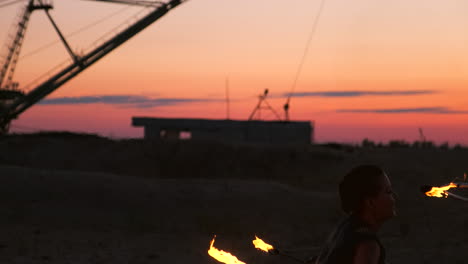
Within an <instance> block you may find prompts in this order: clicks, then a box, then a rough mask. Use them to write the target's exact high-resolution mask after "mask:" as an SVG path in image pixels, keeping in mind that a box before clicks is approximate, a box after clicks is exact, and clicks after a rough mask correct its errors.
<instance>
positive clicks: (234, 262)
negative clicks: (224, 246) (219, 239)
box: [208, 236, 246, 264]
mask: <svg viewBox="0 0 468 264" xmlns="http://www.w3.org/2000/svg"><path fill="white" fill-rule="evenodd" d="M215 238H216V236H215V237H213V240H211V244H210V249H209V250H208V255H210V256H211V257H213V258H214V259H216V260H217V261H219V262H222V263H226V264H246V263H245V262H242V261H240V260H238V259H237V257H236V256H233V255H231V253H229V252H226V251H223V250H219V249H217V248H215V247H214V246H213V244H214V242H215Z"/></svg>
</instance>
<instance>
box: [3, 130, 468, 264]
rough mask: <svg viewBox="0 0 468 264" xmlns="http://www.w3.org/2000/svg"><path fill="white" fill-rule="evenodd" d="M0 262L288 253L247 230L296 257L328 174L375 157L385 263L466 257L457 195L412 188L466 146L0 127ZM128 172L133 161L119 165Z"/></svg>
mask: <svg viewBox="0 0 468 264" xmlns="http://www.w3.org/2000/svg"><path fill="white" fill-rule="evenodd" d="M0 149H1V150H2V152H1V153H0V164H1V165H0V205H1V208H2V210H0V215H1V217H0V263H75V264H78V263H102V264H107V263H109V264H110V263H112V264H114V263H136V264H138V263H142V264H143V263H200V264H202V263H212V264H214V263H217V262H216V261H215V260H213V259H211V258H210V257H209V256H208V255H207V250H208V247H209V242H210V240H211V239H212V238H213V236H214V235H215V234H216V235H217V238H216V242H215V246H216V247H217V248H220V249H223V250H226V251H229V252H231V253H233V254H234V255H236V256H237V257H238V258H239V259H241V260H243V261H244V262H246V263H249V264H255V263H257V264H262V263H265V264H266V263H271V264H276V263H295V262H294V261H292V260H290V259H288V258H285V257H279V256H269V255H268V254H264V253H262V252H259V251H257V250H255V249H254V248H253V246H252V244H251V241H252V239H253V238H254V235H258V236H259V237H261V238H263V239H265V240H266V241H267V242H270V243H271V244H273V245H275V246H277V247H278V248H281V249H284V250H288V252H289V253H290V254H292V255H294V256H296V257H299V258H303V259H305V258H307V257H309V256H314V255H315V254H316V253H317V250H318V248H319V246H320V245H321V243H322V241H323V240H324V239H325V237H326V235H327V233H328V232H329V231H330V229H331V228H332V226H333V225H334V224H335V223H336V222H337V221H339V219H340V218H341V217H342V214H341V212H340V210H339V206H338V202H337V196H336V184H337V183H338V181H339V179H340V178H341V177H342V175H343V174H344V173H345V172H346V171H347V170H349V169H350V168H351V167H352V166H354V165H356V164H362V163H374V164H378V165H381V166H383V167H384V168H385V169H386V170H387V172H388V174H389V175H390V177H391V179H392V182H393V185H394V188H395V190H396V191H397V192H398V194H399V204H398V207H399V216H398V217H396V218H395V219H393V220H392V221H390V222H389V223H388V225H386V226H385V227H384V229H383V230H382V232H381V237H382V241H383V243H384V244H385V245H386V247H387V251H388V252H387V253H388V260H389V263H441V262H442V263H466V259H467V258H468V253H466V252H468V237H467V236H466V234H468V221H467V220H466V219H467V216H468V212H467V211H468V203H465V202H461V201H456V200H451V199H436V198H425V197H423V196H422V195H421V193H420V192H419V187H420V185H422V184H434V185H435V184H444V183H446V182H448V181H450V180H451V179H452V178H453V177H456V176H462V174H463V172H464V171H465V170H467V166H468V162H467V161H468V151H466V150H463V149H458V150H440V149H390V148H380V149H362V148H336V146H335V147H334V148H332V149H331V148H328V147H324V146H307V147H290V148H273V147H268V146H220V145H210V144H205V145H203V146H201V145H197V144H192V143H189V144H175V145H174V144H173V145H171V144H167V145H154V144H149V143H147V142H143V141H111V140H107V139H101V138H95V137H91V138H90V137H76V136H71V137H70V136H68V137H57V135H53V136H41V137H35V138H31V137H29V138H24V137H23V138H21V137H10V138H7V139H2V140H0ZM132 171H134V172H135V173H132Z"/></svg>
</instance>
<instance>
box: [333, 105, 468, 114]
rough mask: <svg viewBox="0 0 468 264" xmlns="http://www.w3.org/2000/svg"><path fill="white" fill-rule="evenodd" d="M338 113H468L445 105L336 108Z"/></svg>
mask: <svg viewBox="0 0 468 264" xmlns="http://www.w3.org/2000/svg"><path fill="white" fill-rule="evenodd" d="M336 112H338V113H374V114H413V113H416V114H468V110H455V109H450V108H447V107H416V108H382V109H338V110H336Z"/></svg>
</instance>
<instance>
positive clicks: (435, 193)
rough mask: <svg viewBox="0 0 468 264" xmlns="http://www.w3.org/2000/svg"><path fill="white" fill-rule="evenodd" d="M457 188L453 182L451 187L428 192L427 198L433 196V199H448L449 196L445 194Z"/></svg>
mask: <svg viewBox="0 0 468 264" xmlns="http://www.w3.org/2000/svg"><path fill="white" fill-rule="evenodd" d="M454 187H457V185H456V184H455V183H453V182H451V183H450V184H449V185H446V186H442V187H432V189H431V190H430V191H428V192H426V195H427V196H432V197H444V198H447V196H448V194H447V193H446V192H445V191H447V190H448V189H450V188H454Z"/></svg>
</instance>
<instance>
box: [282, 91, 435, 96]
mask: <svg viewBox="0 0 468 264" xmlns="http://www.w3.org/2000/svg"><path fill="white" fill-rule="evenodd" d="M434 93H438V91H435V90H408V91H397V90H396V91H319V92H297V93H286V94H284V96H291V97H361V96H411V95H426V94H434Z"/></svg>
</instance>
